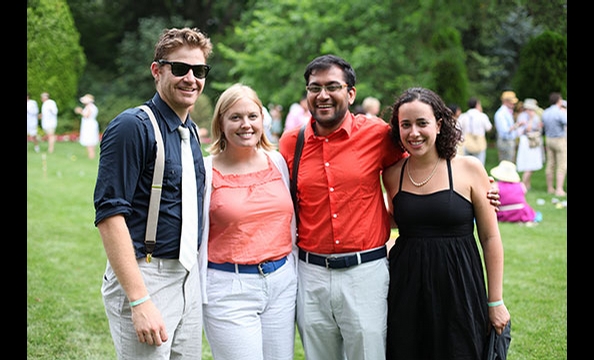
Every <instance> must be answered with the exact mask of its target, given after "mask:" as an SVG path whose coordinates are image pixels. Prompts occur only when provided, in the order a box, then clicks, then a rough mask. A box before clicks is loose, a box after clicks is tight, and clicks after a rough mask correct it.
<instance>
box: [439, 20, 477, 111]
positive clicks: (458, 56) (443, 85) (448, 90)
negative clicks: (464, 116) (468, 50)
mask: <svg viewBox="0 0 594 360" xmlns="http://www.w3.org/2000/svg"><path fill="white" fill-rule="evenodd" d="M431 46H432V47H433V49H435V52H436V55H435V58H436V60H435V64H434V65H433V67H432V69H433V74H434V79H435V85H434V87H433V89H434V90H435V91H436V92H437V93H438V94H440V96H441V98H442V99H443V100H444V101H445V103H446V104H450V103H454V104H465V103H466V101H467V100H468V77H467V71H466V65H465V63H464V60H465V56H464V49H463V48H462V41H461V39H460V33H459V32H458V30H456V29H454V28H451V27H446V28H443V29H441V31H438V32H436V33H435V35H434V36H433V39H432V41H431Z"/></svg>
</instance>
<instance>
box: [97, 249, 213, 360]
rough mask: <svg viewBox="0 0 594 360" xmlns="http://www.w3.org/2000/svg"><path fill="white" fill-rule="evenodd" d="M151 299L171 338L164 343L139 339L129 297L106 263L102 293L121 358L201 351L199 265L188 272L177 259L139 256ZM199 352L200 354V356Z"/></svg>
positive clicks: (162, 359)
mask: <svg viewBox="0 0 594 360" xmlns="http://www.w3.org/2000/svg"><path fill="white" fill-rule="evenodd" d="M138 266H139V267H140V271H141V273H142V277H143V279H144V283H145V285H146V287H147V289H148V292H149V294H150V296H151V300H152V301H153V303H154V304H155V305H156V306H157V308H158V309H159V311H161V316H162V318H163V321H165V326H166V330H167V335H169V339H168V340H167V341H166V342H164V343H163V344H162V345H161V346H155V345H148V344H147V343H141V342H139V341H138V336H137V335H136V330H134V325H133V324H132V312H131V309H130V305H128V298H127V297H126V294H125V293H124V290H123V289H122V286H121V285H120V283H119V282H118V281H117V278H116V276H115V273H114V272H113V269H112V268H111V265H110V264H109V261H108V262H107V268H106V270H105V274H104V276H103V285H102V287H101V293H102V294H103V303H104V304H105V312H106V314H107V318H108V320H109V328H110V330H111V336H112V338H113V342H114V345H115V349H116V353H117V357H118V359H120V360H124V359H125V360H128V359H129V360H137V359H149V360H173V359H179V360H181V359H188V360H189V359H196V358H200V354H202V295H201V292H200V277H199V276H198V266H197V265H195V266H194V268H192V270H191V271H190V272H188V271H187V270H186V269H185V268H184V267H183V266H182V265H181V263H180V262H179V260H177V259H159V258H153V260H152V261H151V262H150V263H147V262H146V261H145V258H141V259H138ZM197 354H198V355H197Z"/></svg>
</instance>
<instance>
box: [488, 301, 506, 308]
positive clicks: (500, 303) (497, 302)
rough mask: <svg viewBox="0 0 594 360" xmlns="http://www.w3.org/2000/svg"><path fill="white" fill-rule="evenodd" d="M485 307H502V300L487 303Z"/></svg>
mask: <svg viewBox="0 0 594 360" xmlns="http://www.w3.org/2000/svg"><path fill="white" fill-rule="evenodd" d="M487 305H489V307H495V306H499V305H503V300H499V301H493V302H489V303H487Z"/></svg>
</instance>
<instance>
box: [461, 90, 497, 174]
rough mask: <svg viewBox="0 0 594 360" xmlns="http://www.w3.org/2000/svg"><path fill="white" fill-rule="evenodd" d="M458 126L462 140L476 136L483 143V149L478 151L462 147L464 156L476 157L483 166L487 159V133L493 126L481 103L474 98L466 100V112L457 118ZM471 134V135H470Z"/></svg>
mask: <svg viewBox="0 0 594 360" xmlns="http://www.w3.org/2000/svg"><path fill="white" fill-rule="evenodd" d="M458 121H459V123H460V126H461V127H462V133H463V134H464V138H465V139H466V138H468V137H470V136H472V135H475V136H478V137H480V138H481V141H483V144H484V147H482V148H481V149H480V150H479V151H471V149H468V146H467V145H465V146H463V149H464V155H471V156H474V157H477V158H478V159H479V160H480V161H481V162H482V163H483V165H485V160H486V158H487V136H486V134H487V132H489V131H490V130H491V129H492V128H493V124H491V121H489V116H487V114H485V113H484V112H483V107H482V105H481V101H480V100H479V99H478V98H476V97H471V98H470V99H468V110H467V111H466V112H464V113H462V114H460V117H459V118H458ZM470 134H472V135H470Z"/></svg>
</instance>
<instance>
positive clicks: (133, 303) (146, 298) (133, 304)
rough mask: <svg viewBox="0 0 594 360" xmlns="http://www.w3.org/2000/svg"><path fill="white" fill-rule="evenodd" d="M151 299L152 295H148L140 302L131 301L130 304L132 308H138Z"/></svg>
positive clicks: (139, 300)
mask: <svg viewBox="0 0 594 360" xmlns="http://www.w3.org/2000/svg"><path fill="white" fill-rule="evenodd" d="M150 298H151V296H150V295H147V296H145V297H142V298H140V299H138V300H134V301H130V303H129V304H130V307H135V306H138V305H140V304H142V303H143V302H145V301H147V300H149V299H150Z"/></svg>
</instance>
